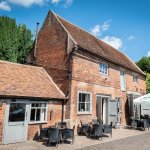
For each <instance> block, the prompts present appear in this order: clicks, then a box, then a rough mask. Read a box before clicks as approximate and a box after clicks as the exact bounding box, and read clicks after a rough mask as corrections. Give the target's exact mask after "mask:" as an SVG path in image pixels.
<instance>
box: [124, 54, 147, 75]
mask: <svg viewBox="0 0 150 150" xmlns="http://www.w3.org/2000/svg"><path fill="white" fill-rule="evenodd" d="M122 54H124V55H125V56H126V57H127V58H128V59H129V60H130V61H131V62H132V63H133V65H134V66H135V67H136V68H137V69H138V70H139V71H140V72H141V74H143V75H145V76H146V74H145V73H144V72H143V71H142V70H141V68H139V67H138V66H137V65H136V64H135V62H134V61H133V60H132V59H130V57H128V55H127V54H125V53H123V52H122Z"/></svg>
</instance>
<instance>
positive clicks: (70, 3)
mask: <svg viewBox="0 0 150 150" xmlns="http://www.w3.org/2000/svg"><path fill="white" fill-rule="evenodd" d="M73 1H74V0H65V3H64V7H66V8H67V7H69V6H71V5H72V4H73Z"/></svg>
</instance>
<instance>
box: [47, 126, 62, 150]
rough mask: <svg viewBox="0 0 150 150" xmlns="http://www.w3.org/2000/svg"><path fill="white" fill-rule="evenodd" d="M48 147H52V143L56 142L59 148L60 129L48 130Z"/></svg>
mask: <svg viewBox="0 0 150 150" xmlns="http://www.w3.org/2000/svg"><path fill="white" fill-rule="evenodd" d="M48 138H49V139H48V146H50V144H51V142H55V143H56V146H57V147H58V143H59V141H60V132H59V129H58V128H49V129H48Z"/></svg>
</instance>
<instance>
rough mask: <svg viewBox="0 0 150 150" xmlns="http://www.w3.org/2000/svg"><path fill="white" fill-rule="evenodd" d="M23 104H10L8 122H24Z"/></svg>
mask: <svg viewBox="0 0 150 150" xmlns="http://www.w3.org/2000/svg"><path fill="white" fill-rule="evenodd" d="M25 111H26V104H25V103H10V109H9V122H23V121H24V120H25Z"/></svg>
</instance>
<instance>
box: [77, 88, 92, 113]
mask: <svg viewBox="0 0 150 150" xmlns="http://www.w3.org/2000/svg"><path fill="white" fill-rule="evenodd" d="M79 93H81V94H82V93H83V94H90V111H83V112H82V111H79ZM77 114H79V115H81V114H92V93H91V92H86V91H78V96H77Z"/></svg>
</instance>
